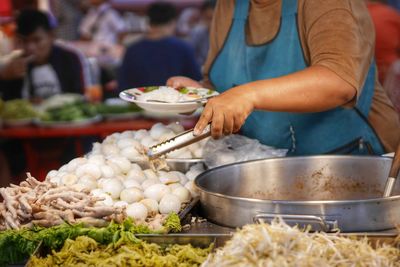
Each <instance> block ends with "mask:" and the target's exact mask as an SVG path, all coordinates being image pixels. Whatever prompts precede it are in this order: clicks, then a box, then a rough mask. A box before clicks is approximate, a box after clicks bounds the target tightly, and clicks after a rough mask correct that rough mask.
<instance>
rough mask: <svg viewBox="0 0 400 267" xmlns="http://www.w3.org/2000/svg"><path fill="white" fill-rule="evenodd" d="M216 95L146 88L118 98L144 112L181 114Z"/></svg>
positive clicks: (193, 90)
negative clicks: (133, 104)
mask: <svg viewBox="0 0 400 267" xmlns="http://www.w3.org/2000/svg"><path fill="white" fill-rule="evenodd" d="M216 95H218V92H217V91H214V90H211V89H206V88H194V87H183V88H179V89H176V88H173V87H168V86H148V87H139V88H132V89H127V90H125V91H122V92H121V93H120V95H119V96H120V98H121V99H123V100H125V101H129V102H133V103H135V104H136V105H138V106H139V107H141V108H142V109H144V110H146V111H150V112H162V113H164V112H168V113H178V114H183V113H190V112H193V111H195V110H196V109H198V108H199V107H201V106H203V105H204V104H205V103H207V101H208V99H209V98H211V97H214V96H216Z"/></svg>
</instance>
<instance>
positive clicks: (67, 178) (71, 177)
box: [61, 173, 78, 186]
mask: <svg viewBox="0 0 400 267" xmlns="http://www.w3.org/2000/svg"><path fill="white" fill-rule="evenodd" d="M77 181H78V177H77V176H76V175H75V174H72V173H70V174H66V175H63V176H62V177H61V183H62V184H63V185H66V186H71V185H73V184H76V182H77Z"/></svg>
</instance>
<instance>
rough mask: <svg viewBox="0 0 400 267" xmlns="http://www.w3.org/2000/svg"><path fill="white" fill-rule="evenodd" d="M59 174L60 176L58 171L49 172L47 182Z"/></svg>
mask: <svg viewBox="0 0 400 267" xmlns="http://www.w3.org/2000/svg"><path fill="white" fill-rule="evenodd" d="M57 174H58V171H56V170H51V171H49V172H48V173H47V175H46V180H49V179H51V178H53V177H55V176H57Z"/></svg>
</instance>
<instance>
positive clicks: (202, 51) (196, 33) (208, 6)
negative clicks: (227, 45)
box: [188, 0, 215, 66]
mask: <svg viewBox="0 0 400 267" xmlns="http://www.w3.org/2000/svg"><path fill="white" fill-rule="evenodd" d="M214 8H215V1H213V0H207V1H205V2H204V3H203V4H202V6H201V8H200V11H201V12H200V15H201V19H200V22H199V23H198V24H197V25H196V26H195V27H194V28H193V29H191V31H190V34H189V39H188V41H189V42H190V44H191V45H192V46H193V48H194V53H195V55H196V59H197V62H198V63H199V65H200V66H203V65H204V62H205V61H206V58H207V54H208V49H209V43H210V37H209V35H210V26H211V21H212V18H213V14H214Z"/></svg>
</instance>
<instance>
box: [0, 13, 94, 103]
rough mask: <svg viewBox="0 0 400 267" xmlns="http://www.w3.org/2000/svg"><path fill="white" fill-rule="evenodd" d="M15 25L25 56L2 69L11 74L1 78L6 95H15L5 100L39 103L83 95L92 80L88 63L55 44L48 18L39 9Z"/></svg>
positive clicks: (69, 49)
mask: <svg viewBox="0 0 400 267" xmlns="http://www.w3.org/2000/svg"><path fill="white" fill-rule="evenodd" d="M16 24H17V30H16V32H17V42H18V43H19V45H20V47H21V48H22V53H20V54H19V55H17V56H15V57H13V58H11V59H10V60H9V62H8V63H7V64H6V66H5V67H4V68H3V74H4V72H6V73H7V72H8V73H12V75H9V74H6V75H2V76H0V88H1V89H0V90H2V91H3V96H4V95H9V94H11V95H12V97H5V99H7V98H8V99H10V98H20V97H23V98H31V99H36V100H40V99H45V98H48V97H50V96H53V95H55V94H59V93H80V94H83V93H84V92H85V88H86V87H87V85H88V83H89V80H90V74H89V69H88V66H87V62H86V60H85V58H84V57H83V56H82V54H81V53H80V52H78V51H77V50H75V49H72V48H70V47H66V46H65V45H62V44H59V43H56V42H55V40H54V32H53V30H52V28H51V25H50V22H49V18H48V16H47V15H46V14H45V13H43V12H41V11H37V10H23V11H22V12H21V13H20V15H19V16H18V17H17V19H16ZM10 80H11V81H10ZM4 83H6V85H5V84H4Z"/></svg>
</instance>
